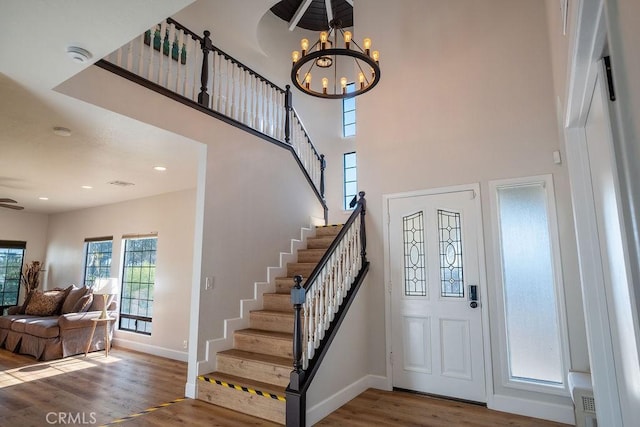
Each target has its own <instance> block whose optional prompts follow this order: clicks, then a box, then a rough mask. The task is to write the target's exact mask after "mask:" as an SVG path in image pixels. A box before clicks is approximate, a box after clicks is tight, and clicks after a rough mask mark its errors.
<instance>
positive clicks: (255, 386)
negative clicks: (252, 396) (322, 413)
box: [200, 371, 286, 397]
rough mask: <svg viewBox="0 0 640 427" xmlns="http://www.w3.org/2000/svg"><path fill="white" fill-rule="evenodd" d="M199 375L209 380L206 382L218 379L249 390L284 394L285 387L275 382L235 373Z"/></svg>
mask: <svg viewBox="0 0 640 427" xmlns="http://www.w3.org/2000/svg"><path fill="white" fill-rule="evenodd" d="M200 377H203V378H208V379H209V381H207V382H210V383H212V385H217V384H215V382H214V380H218V381H222V382H225V383H227V384H233V385H237V386H240V387H246V388H248V389H251V390H258V391H261V392H265V393H270V394H276V395H278V396H281V397H284V396H285V393H284V392H285V390H286V387H282V386H278V385H275V384H269V383H263V382H260V381H254V380H252V379H250V378H244V377H238V376H235V375H229V374H225V373H223V372H218V371H215V372H211V373H208V374H205V375H200ZM204 381H206V380H204ZM238 391H240V390H238Z"/></svg>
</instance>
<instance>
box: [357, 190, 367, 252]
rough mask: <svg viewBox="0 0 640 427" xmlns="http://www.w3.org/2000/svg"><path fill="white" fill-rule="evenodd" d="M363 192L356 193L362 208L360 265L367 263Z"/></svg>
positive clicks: (365, 207)
mask: <svg viewBox="0 0 640 427" xmlns="http://www.w3.org/2000/svg"><path fill="white" fill-rule="evenodd" d="M364 195H365V193H364V191H361V192H359V193H358V196H360V200H358V204H360V205H361V206H362V210H361V211H360V243H361V248H360V254H361V255H362V263H363V264H364V263H366V262H367V233H366V230H365V222H364V216H365V214H366V212H367V199H365V198H364Z"/></svg>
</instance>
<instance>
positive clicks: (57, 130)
mask: <svg viewBox="0 0 640 427" xmlns="http://www.w3.org/2000/svg"><path fill="white" fill-rule="evenodd" d="M53 133H54V134H56V135H58V136H71V129H69V128H65V127H62V126H56V127H54V128H53Z"/></svg>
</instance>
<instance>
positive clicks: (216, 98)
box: [211, 50, 220, 111]
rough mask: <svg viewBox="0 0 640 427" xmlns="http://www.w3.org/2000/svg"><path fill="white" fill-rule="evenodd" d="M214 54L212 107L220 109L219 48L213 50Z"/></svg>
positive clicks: (215, 109)
mask: <svg viewBox="0 0 640 427" xmlns="http://www.w3.org/2000/svg"><path fill="white" fill-rule="evenodd" d="M211 53H212V54H213V58H212V59H213V61H212V62H213V67H212V70H211V80H212V81H213V89H212V90H211V109H212V110H214V111H219V109H220V54H219V53H218V51H217V50H214V51H212V52H211Z"/></svg>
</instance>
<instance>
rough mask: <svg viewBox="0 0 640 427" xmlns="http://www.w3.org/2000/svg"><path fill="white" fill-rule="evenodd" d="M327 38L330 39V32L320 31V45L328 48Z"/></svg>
mask: <svg viewBox="0 0 640 427" xmlns="http://www.w3.org/2000/svg"><path fill="white" fill-rule="evenodd" d="M327 40H329V33H327V32H326V31H323V32H321V33H320V46H321V48H322V49H326V47H327Z"/></svg>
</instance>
